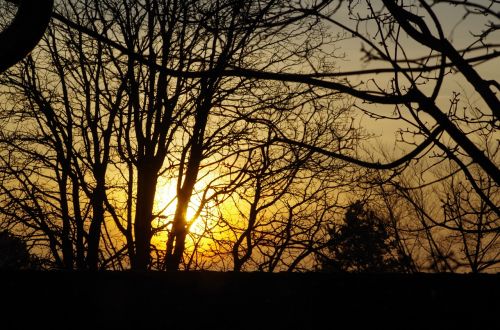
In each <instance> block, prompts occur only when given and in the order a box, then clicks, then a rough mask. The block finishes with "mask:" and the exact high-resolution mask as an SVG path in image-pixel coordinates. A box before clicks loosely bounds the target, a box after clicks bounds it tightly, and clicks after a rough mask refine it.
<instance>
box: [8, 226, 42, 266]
mask: <svg viewBox="0 0 500 330" xmlns="http://www.w3.org/2000/svg"><path fill="white" fill-rule="evenodd" d="M34 268H36V262H35V260H34V258H33V257H32V256H31V254H30V253H29V251H28V248H27V247H26V243H25V242H24V241H23V240H22V239H20V238H18V237H15V236H13V235H12V234H11V233H9V232H8V231H6V230H4V231H1V232H0V270H19V269H34Z"/></svg>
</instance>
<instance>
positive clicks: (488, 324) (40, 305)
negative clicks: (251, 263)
mask: <svg viewBox="0 0 500 330" xmlns="http://www.w3.org/2000/svg"><path fill="white" fill-rule="evenodd" d="M0 279H1V284H2V290H1V296H0V299H1V302H2V307H0V329H6V330H7V329H43V328H46V329H355V328H363V329H384V328H386V329H387V328H391V329H458V328H459V327H461V328H465V329H500V274H496V275H480V276H474V275H450V274H434V275H430V274H416V275H391V274H358V275H356V274H350V275H348V274H333V275H331V274H330V275H329V274H318V273H309V274H264V273H241V274H233V273H197V272H192V273H133V272H121V273H118V272H103V273H83V272H12V273H10V272H7V273H5V272H3V273H0Z"/></svg>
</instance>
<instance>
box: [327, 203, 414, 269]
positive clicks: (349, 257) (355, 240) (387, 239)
mask: <svg viewBox="0 0 500 330" xmlns="http://www.w3.org/2000/svg"><path fill="white" fill-rule="evenodd" d="M328 232H329V235H330V239H329V241H328V243H327V253H326V254H323V255H321V256H320V258H319V261H320V266H321V270H322V271H331V272H402V271H404V270H405V269H406V267H405V257H404V256H402V255H401V254H400V253H399V252H398V249H397V242H396V240H395V239H394V238H393V237H392V236H391V234H390V227H389V225H388V223H387V222H386V221H385V220H384V219H382V218H380V217H378V216H377V215H376V214H375V212H373V211H372V210H369V209H366V208H365V205H364V203H362V202H360V201H357V202H355V203H352V204H351V205H350V206H349V207H348V209H347V211H346V214H345V217H344V222H343V223H342V224H336V225H333V226H332V227H330V228H329V230H328Z"/></svg>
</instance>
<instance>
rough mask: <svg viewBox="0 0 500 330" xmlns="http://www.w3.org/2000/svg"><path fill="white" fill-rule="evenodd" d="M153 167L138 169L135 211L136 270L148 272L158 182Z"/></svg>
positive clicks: (134, 264)
mask: <svg viewBox="0 0 500 330" xmlns="http://www.w3.org/2000/svg"><path fill="white" fill-rule="evenodd" d="M151 167H152V166H145V167H144V168H138V169H137V171H138V175H137V202H136V210H135V221H134V232H135V262H133V268H134V269H136V270H147V269H148V266H149V263H150V242H151V235H152V232H151V214H152V212H153V203H154V198H155V192H156V183H157V180H158V175H157V171H154V170H153V169H152V168H151Z"/></svg>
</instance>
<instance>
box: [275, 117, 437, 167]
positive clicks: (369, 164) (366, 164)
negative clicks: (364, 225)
mask: <svg viewBox="0 0 500 330" xmlns="http://www.w3.org/2000/svg"><path fill="white" fill-rule="evenodd" d="M441 132H443V128H442V127H441V126H438V127H437V128H436V129H435V130H434V131H433V132H432V133H431V134H430V135H429V136H428V137H427V138H426V139H425V141H424V142H422V143H421V144H420V145H418V146H417V147H416V148H415V149H413V150H412V151H411V152H409V153H408V154H406V155H404V156H403V157H401V158H399V159H397V160H395V161H393V162H390V163H386V164H381V163H378V162H377V163H372V162H367V161H364V160H360V159H357V158H354V157H350V156H346V155H342V154H340V153H337V152H333V151H329V150H326V149H323V148H320V147H316V146H314V145H310V144H307V143H304V142H300V141H294V140H290V139H287V138H274V139H273V141H276V142H282V143H287V144H291V145H295V146H298V147H300V148H304V149H308V150H310V151H313V152H316V153H319V154H322V155H325V156H328V157H332V158H337V159H340V160H343V161H346V162H349V163H352V164H355V165H359V166H363V167H366V168H371V169H377V170H388V169H393V168H396V167H398V166H400V165H403V164H404V163H407V162H409V161H410V160H412V159H413V158H415V157H416V156H418V154H420V153H421V152H422V151H423V150H424V149H425V148H427V147H428V146H429V145H430V144H431V143H432V142H433V141H434V140H436V138H437V137H438V135H439V134H440V133H441Z"/></svg>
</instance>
